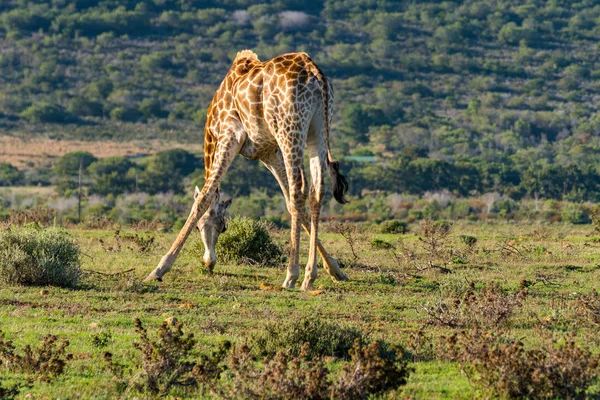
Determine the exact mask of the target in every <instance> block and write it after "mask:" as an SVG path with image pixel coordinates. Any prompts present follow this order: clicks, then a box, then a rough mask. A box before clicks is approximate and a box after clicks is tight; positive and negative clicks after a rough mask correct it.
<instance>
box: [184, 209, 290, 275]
mask: <svg viewBox="0 0 600 400" xmlns="http://www.w3.org/2000/svg"><path fill="white" fill-rule="evenodd" d="M197 246H198V248H196V249H194V252H195V253H197V254H200V255H202V254H203V253H204V248H203V246H202V242H198V244H197ZM217 259H218V260H219V261H222V262H225V263H237V264H242V263H248V262H250V263H253V264H259V265H264V266H273V265H277V264H280V263H281V262H282V261H283V251H282V250H281V247H280V246H279V245H278V244H276V243H275V242H273V239H272V238H271V236H270V235H269V224H268V223H267V222H265V221H256V220H253V219H250V218H232V219H230V220H228V221H227V230H226V231H225V232H223V233H222V234H221V236H219V241H218V242H217Z"/></svg>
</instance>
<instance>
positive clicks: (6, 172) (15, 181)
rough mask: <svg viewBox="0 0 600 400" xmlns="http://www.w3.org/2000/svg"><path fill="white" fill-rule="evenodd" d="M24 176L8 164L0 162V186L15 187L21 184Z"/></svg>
mask: <svg viewBox="0 0 600 400" xmlns="http://www.w3.org/2000/svg"><path fill="white" fill-rule="evenodd" d="M23 178H24V174H23V172H22V171H19V170H18V169H17V168H15V167H13V166H12V165H10V164H9V163H6V162H0V186H15V185H21V184H22V183H23Z"/></svg>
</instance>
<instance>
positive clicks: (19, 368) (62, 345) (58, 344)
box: [0, 332, 72, 382]
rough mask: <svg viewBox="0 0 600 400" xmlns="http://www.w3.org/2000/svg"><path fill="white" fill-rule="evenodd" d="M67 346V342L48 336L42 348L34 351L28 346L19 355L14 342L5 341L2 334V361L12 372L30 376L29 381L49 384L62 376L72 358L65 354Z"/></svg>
mask: <svg viewBox="0 0 600 400" xmlns="http://www.w3.org/2000/svg"><path fill="white" fill-rule="evenodd" d="M67 346H69V342H68V341H67V340H61V339H59V338H58V337H56V336H54V335H46V336H44V338H43V340H42V344H41V345H40V347H38V348H37V349H35V350H34V349H32V348H31V346H29V345H26V346H25V347H24V349H23V353H22V354H19V353H17V352H16V351H15V346H14V345H13V343H12V341H11V340H7V339H5V338H4V334H3V333H2V332H0V360H2V362H3V363H4V364H5V365H6V366H7V367H8V369H9V370H10V371H12V372H20V373H24V374H28V375H30V379H29V380H34V379H39V380H41V381H45V382H49V381H51V380H52V379H53V378H55V377H57V376H59V375H61V374H62V373H63V372H64V368H65V365H66V363H67V360H70V359H71V358H72V356H71V355H70V354H65V351H66V348H67Z"/></svg>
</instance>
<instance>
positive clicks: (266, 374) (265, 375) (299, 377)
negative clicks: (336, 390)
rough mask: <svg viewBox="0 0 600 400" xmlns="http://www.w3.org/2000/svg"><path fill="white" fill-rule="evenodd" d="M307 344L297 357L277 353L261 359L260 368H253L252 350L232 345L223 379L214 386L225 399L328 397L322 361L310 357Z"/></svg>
mask: <svg viewBox="0 0 600 400" xmlns="http://www.w3.org/2000/svg"><path fill="white" fill-rule="evenodd" d="M308 353H310V346H309V344H308V343H304V344H303V346H302V351H301V352H300V354H299V355H298V356H290V355H289V354H286V353H285V352H278V353H277V354H276V355H275V356H274V357H273V358H271V359H269V360H265V367H264V369H262V370H261V369H259V368H257V365H256V363H255V360H254V358H253V357H252V350H251V349H250V348H249V347H248V346H246V345H242V346H239V347H234V348H233V349H232V351H231V352H230V354H229V357H228V359H227V374H228V378H230V379H228V380H227V382H224V383H223V384H222V385H220V387H219V388H218V392H219V397H221V398H226V399H237V398H242V399H306V400H320V399H327V398H329V396H328V394H329V393H330V392H331V389H330V385H331V384H330V382H329V380H328V372H329V371H328V370H327V367H325V365H324V364H323V361H322V360H320V359H318V360H314V361H313V360H311V359H310V358H309V357H308V356H307V355H308Z"/></svg>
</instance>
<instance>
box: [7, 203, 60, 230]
mask: <svg viewBox="0 0 600 400" xmlns="http://www.w3.org/2000/svg"><path fill="white" fill-rule="evenodd" d="M55 218H56V211H54V210H53V209H51V208H48V207H36V208H31V209H28V210H21V211H12V212H11V213H10V215H9V216H8V219H7V220H6V222H7V223H8V224H9V225H17V226H21V225H25V224H29V223H32V222H35V223H37V224H39V225H40V226H50V225H52V224H53V223H54V220H55Z"/></svg>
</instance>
